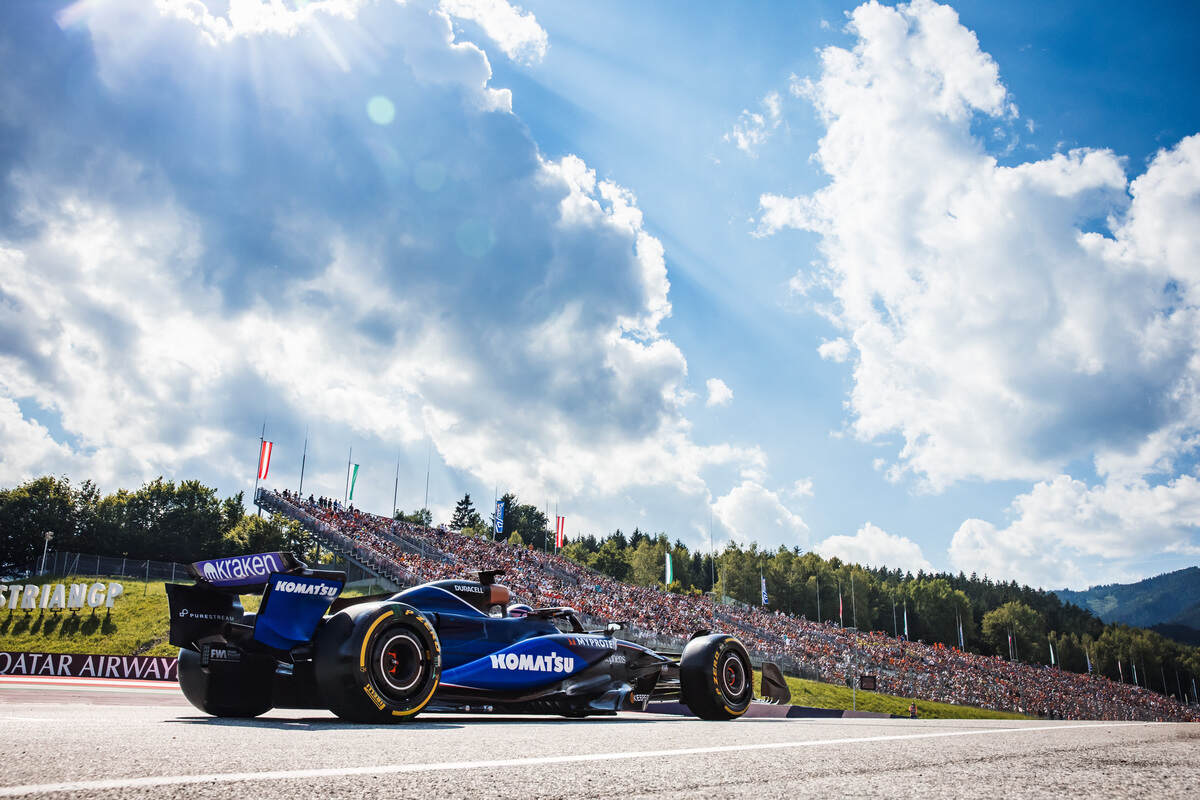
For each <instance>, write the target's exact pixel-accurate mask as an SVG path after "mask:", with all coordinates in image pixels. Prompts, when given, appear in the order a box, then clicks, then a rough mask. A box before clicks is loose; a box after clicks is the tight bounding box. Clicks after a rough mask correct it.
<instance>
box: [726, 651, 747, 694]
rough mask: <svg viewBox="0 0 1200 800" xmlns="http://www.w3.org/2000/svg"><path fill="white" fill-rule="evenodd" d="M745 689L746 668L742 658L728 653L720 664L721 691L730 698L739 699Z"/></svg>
mask: <svg viewBox="0 0 1200 800" xmlns="http://www.w3.org/2000/svg"><path fill="white" fill-rule="evenodd" d="M745 691H746V668H745V667H744V666H742V660H741V659H740V658H738V657H737V656H736V655H734V654H732V653H730V654H729V655H727V656H725V659H724V663H722V664H721V693H722V694H724V695H725V696H726V697H728V698H729V699H730V700H739V699H741V697H742V695H743V694H744V693H745Z"/></svg>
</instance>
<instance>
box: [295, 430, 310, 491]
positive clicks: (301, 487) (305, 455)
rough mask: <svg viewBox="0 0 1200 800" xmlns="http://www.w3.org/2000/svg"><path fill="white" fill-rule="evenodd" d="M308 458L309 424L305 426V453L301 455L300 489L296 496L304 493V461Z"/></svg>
mask: <svg viewBox="0 0 1200 800" xmlns="http://www.w3.org/2000/svg"><path fill="white" fill-rule="evenodd" d="M307 460H308V426H307V425H305V426H304V454H303V455H301V456H300V491H298V492H296V496H297V497H299V496H300V495H302V494H304V462H306V461H307Z"/></svg>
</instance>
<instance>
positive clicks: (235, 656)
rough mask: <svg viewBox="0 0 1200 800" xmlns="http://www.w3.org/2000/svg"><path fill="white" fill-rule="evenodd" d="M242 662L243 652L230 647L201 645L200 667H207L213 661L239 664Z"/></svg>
mask: <svg viewBox="0 0 1200 800" xmlns="http://www.w3.org/2000/svg"><path fill="white" fill-rule="evenodd" d="M241 660H242V651H241V650H238V649H237V648H236V647H230V646H228V645H226V646H224V647H218V646H214V645H211V644H202V645H200V666H202V667H207V666H208V665H209V664H210V663H211V662H213V661H225V662H228V663H231V664H237V663H239V662H240V661H241Z"/></svg>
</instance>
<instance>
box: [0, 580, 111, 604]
mask: <svg viewBox="0 0 1200 800" xmlns="http://www.w3.org/2000/svg"><path fill="white" fill-rule="evenodd" d="M124 593H125V587H124V586H122V585H121V584H119V583H92V584H87V583H72V584H71V586H70V589H68V588H67V585H66V584H65V583H43V584H42V585H41V586H38V585H36V584H32V583H25V584H13V585H12V586H0V608H7V609H8V610H9V611H18V610H20V611H35V610H38V609H42V610H50V611H61V610H63V609H70V610H71V611H78V610H79V609H81V608H83V607H84V606H87V607H88V608H100V607H101V606H104V607H105V608H112V607H113V603H114V602H115V601H116V599H117V598H118V597H120V596H121V595H122V594H124Z"/></svg>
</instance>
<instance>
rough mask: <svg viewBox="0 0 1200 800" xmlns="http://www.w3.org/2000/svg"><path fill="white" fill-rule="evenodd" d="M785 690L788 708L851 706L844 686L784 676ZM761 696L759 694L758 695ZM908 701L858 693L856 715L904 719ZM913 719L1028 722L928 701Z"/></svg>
mask: <svg viewBox="0 0 1200 800" xmlns="http://www.w3.org/2000/svg"><path fill="white" fill-rule="evenodd" d="M784 677H785V678H786V680H787V683H788V688H789V689H791V691H792V705H795V706H812V707H814V708H838V709H849V708H851V707H852V706H853V705H854V697H853V692H852V690H851V689H850V687H848V686H839V685H836V684H832V683H819V682H817V681H807V680H804V679H802V678H793V677H791V676H784ZM754 678H755V681H756V686H758V687H761V686H762V673H761V672H759V671H758V670H755V672H754ZM759 696H761V692H760V693H759ZM912 702H913V700H912V698H911V697H896V696H894V695H890V694H880V693H879V692H864V691H859V692H858V703H857V705H858V710H859V711H879V712H882V713H884V714H900V715H903V716H908V706H909V704H910V703H912ZM916 702H917V716H919V717H921V718H926V719H1029V718H1028V717H1026V716H1024V715H1023V714H1014V713H1012V712H1008V711H989V710H987V709H983V708H976V707H974V706H956V705H952V704H950V703H935V702H933V701H931V700H917V701H916Z"/></svg>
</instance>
